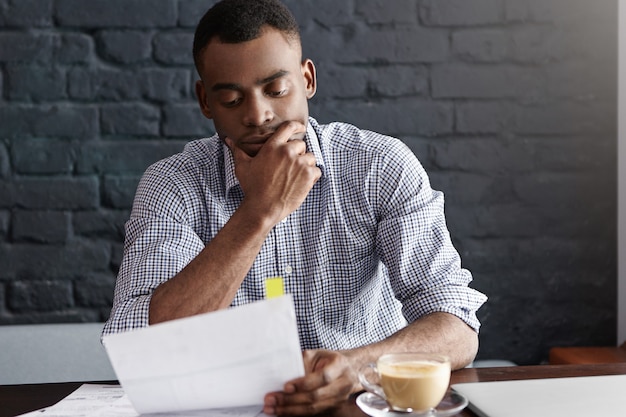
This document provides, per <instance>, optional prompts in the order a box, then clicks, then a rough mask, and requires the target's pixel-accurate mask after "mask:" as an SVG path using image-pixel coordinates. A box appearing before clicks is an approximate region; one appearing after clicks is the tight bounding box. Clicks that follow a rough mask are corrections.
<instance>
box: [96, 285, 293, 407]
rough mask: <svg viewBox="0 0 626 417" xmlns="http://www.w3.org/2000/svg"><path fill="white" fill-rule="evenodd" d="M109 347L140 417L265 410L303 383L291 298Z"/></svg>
mask: <svg viewBox="0 0 626 417" xmlns="http://www.w3.org/2000/svg"><path fill="white" fill-rule="evenodd" d="M103 344H104V346H105V348H106V350H107V353H108V355H109V359H110V360H111V364H112V365H113V369H114V370H115V373H116V374H117V378H118V379H119V381H120V384H121V385H122V387H123V388H124V391H125V393H126V394H127V395H128V398H129V400H130V402H131V403H132V404H133V406H134V407H135V409H136V410H137V412H139V413H142V414H143V413H158V412H171V411H183V410H199V409H209V408H224V407H242V406H248V405H261V404H263V397H264V396H265V394H267V393H268V392H272V391H280V390H282V387H283V385H284V383H285V382H287V381H288V380H291V379H293V378H297V377H300V376H302V375H304V365H303V362H302V353H301V349H300V342H299V339H298V329H297V325H296V315H295V311H294V306H293V299H292V298H291V296H290V295H286V296H282V297H277V298H272V299H269V300H264V301H258V302H255V303H251V304H247V305H244V306H240V307H235V308H231V309H228V310H220V311H216V312H212V313H206V314H201V315H197V316H193V317H188V318H184V319H179V320H173V321H169V322H165V323H160V324H156V325H152V326H149V327H146V328H142V329H138V330H135V331H131V332H126V333H118V334H113V335H108V336H105V337H104V338H103Z"/></svg>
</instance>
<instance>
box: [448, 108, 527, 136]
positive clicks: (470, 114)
mask: <svg viewBox="0 0 626 417" xmlns="http://www.w3.org/2000/svg"><path fill="white" fill-rule="evenodd" d="M455 116H456V129H455V130H456V131H457V132H459V133H469V134H480V133H482V134H485V133H487V134H488V133H499V132H507V131H510V130H511V127H512V123H513V120H514V117H515V111H514V107H513V106H512V105H511V104H510V103H502V102H501V101H499V100H491V101H464V102H461V103H457V104H456V108H455Z"/></svg>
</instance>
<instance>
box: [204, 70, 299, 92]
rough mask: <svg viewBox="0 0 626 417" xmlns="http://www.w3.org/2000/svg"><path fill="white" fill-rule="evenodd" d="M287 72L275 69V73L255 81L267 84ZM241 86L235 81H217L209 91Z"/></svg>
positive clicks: (235, 88) (239, 88) (240, 88)
mask: <svg viewBox="0 0 626 417" xmlns="http://www.w3.org/2000/svg"><path fill="white" fill-rule="evenodd" d="M287 74H289V71H286V70H280V71H277V72H276V73H274V74H272V75H270V76H269V77H265V78H262V79H260V80H257V81H256V82H255V84H256V85H265V84H269V83H271V82H272V81H275V80H277V79H279V78H282V77H284V76H285V75H287ZM242 89H243V87H242V86H241V84H237V83H217V84H215V85H213V87H211V91H219V90H237V91H239V90H242Z"/></svg>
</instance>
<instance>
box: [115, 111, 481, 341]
mask: <svg viewBox="0 0 626 417" xmlns="http://www.w3.org/2000/svg"><path fill="white" fill-rule="evenodd" d="M305 141H306V144H307V148H308V151H310V152H313V154H314V155H315V158H316V161H317V165H318V166H319V168H320V169H321V171H322V176H321V178H320V180H319V181H318V182H317V183H316V184H315V185H314V187H313V189H312V190H311V191H310V193H309V195H308V196H307V197H306V199H305V200H304V202H303V204H302V205H301V206H300V207H299V208H298V209H297V210H296V211H294V212H293V213H291V214H290V215H289V216H288V217H287V218H286V219H285V220H284V221H282V222H281V223H279V224H277V225H276V226H275V227H274V228H273V229H272V231H271V232H270V233H269V235H268V236H267V239H266V240H265V242H264V244H263V246H262V248H261V251H260V253H259V254H258V256H257V257H256V260H255V261H254V264H253V265H252V268H251V269H250V271H249V272H248V274H247V276H246V277H245V279H244V281H243V283H242V285H241V287H240V288H239V290H238V292H237V295H236V296H235V299H234V300H233V302H232V306H237V305H241V304H245V303H250V302H253V301H256V300H261V299H263V298H264V297H265V285H264V283H265V280H266V279H267V278H269V277H274V276H282V277H284V284H285V292H286V293H290V294H292V295H293V299H294V303H295V309H296V316H297V323H298V330H299V335H300V343H301V346H302V348H303V349H315V348H325V349H348V348H353V347H357V346H361V345H364V344H368V343H372V342H376V341H379V340H381V339H383V338H385V337H387V336H389V335H391V334H392V333H394V332H396V331H397V330H399V329H401V328H402V327H404V326H406V324H407V322H412V321H414V320H416V319H418V318H420V317H422V316H424V315H426V314H429V313H433V312H447V313H451V314H454V315H455V316H458V317H459V318H461V319H462V320H463V321H464V322H466V323H467V324H468V325H469V326H471V327H472V328H474V329H475V330H476V331H478V328H479V326H480V323H479V322H478V320H477V318H476V310H477V309H478V308H479V307H480V306H481V305H482V304H483V303H484V302H485V300H486V297H485V296H484V295H483V294H481V293H480V292H478V291H476V290H474V289H471V288H470V287H469V286H468V284H469V282H470V281H471V280H472V276H471V274H470V272H469V271H467V270H466V269H463V268H461V262H460V258H459V255H458V253H457V251H456V250H455V248H454V247H453V246H452V243H451V241H450V236H449V233H448V230H447V228H446V223H445V218H444V197H443V194H442V193H441V192H438V191H434V190H432V189H431V187H430V183H429V180H428V177H427V175H426V173H425V171H424V169H423V168H422V166H421V165H420V163H419V162H418V160H417V158H416V157H415V156H414V155H413V153H412V152H411V151H410V149H409V148H408V147H407V146H406V145H404V144H403V143H402V142H401V141H399V140H397V139H394V138H391V137H387V136H383V135H380V134H377V133H373V132H370V131H365V130H359V129H357V128H356V127H354V126H352V125H348V124H343V123H332V124H328V125H319V124H318V123H317V121H316V120H315V119H313V118H310V119H309V125H308V128H307V135H306V138H305ZM242 198H243V193H242V190H241V187H240V186H239V182H238V181H237V179H236V177H235V173H234V163H233V159H232V156H231V154H230V151H229V150H228V148H227V147H226V146H225V145H224V144H223V143H222V142H221V141H220V139H219V138H218V137H217V136H213V137H211V138H208V139H200V140H196V141H192V142H190V143H188V144H187V146H185V149H184V150H183V152H181V153H180V154H176V155H173V156H171V157H169V158H167V159H164V160H161V161H159V162H157V163H155V164H153V165H152V166H151V167H150V168H148V170H147V171H146V172H145V174H144V176H143V178H142V179H141V181H140V183H139V186H138V189H137V193H136V196H135V201H134V205H133V209H132V213H131V217H130V220H129V221H128V222H127V224H126V241H125V246H124V257H123V260H122V264H121V267H120V271H119V275H118V278H117V284H116V288H115V295H114V300H113V309H112V311H111V316H110V318H109V320H108V321H107V323H106V325H105V328H104V334H109V333H115V332H120V331H126V330H129V329H133V328H137V327H143V326H147V325H148V308H149V303H150V297H151V294H152V292H153V291H154V289H155V288H156V287H157V286H159V285H160V284H161V283H163V282H165V281H167V280H168V279H170V278H171V277H173V276H174V275H176V274H177V273H178V272H179V271H180V270H182V269H183V268H184V267H185V265H187V264H188V263H189V262H190V261H191V260H192V259H193V258H194V257H195V256H196V255H198V253H199V252H200V251H201V250H202V249H203V248H204V246H205V245H206V244H208V243H209V242H210V241H211V239H212V238H213V237H214V236H215V235H216V234H217V233H218V232H219V231H220V229H221V228H222V227H223V226H224V224H225V223H226V222H227V221H228V219H229V218H230V217H231V215H232V214H233V213H234V211H235V210H236V209H237V207H238V206H239V204H240V203H241V201H242Z"/></svg>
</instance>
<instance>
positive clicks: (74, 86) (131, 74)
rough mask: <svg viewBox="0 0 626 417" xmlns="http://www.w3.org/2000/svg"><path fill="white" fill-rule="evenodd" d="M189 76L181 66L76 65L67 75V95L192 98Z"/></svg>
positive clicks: (83, 98) (99, 97)
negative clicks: (129, 68) (93, 67)
mask: <svg viewBox="0 0 626 417" xmlns="http://www.w3.org/2000/svg"><path fill="white" fill-rule="evenodd" d="M189 77H190V71H189V70H183V69H175V70H166V69H160V68H146V69H142V70H139V71H125V70H120V69H100V70H96V71H94V70H91V69H83V68H77V69H74V70H71V71H70V72H69V74H68V82H69V94H70V97H71V98H74V99H79V100H106V101H109V100H112V101H116V100H137V99H148V100H157V101H171V100H181V99H186V98H190V97H192V92H191V91H190V90H191V88H190V82H189Z"/></svg>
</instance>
